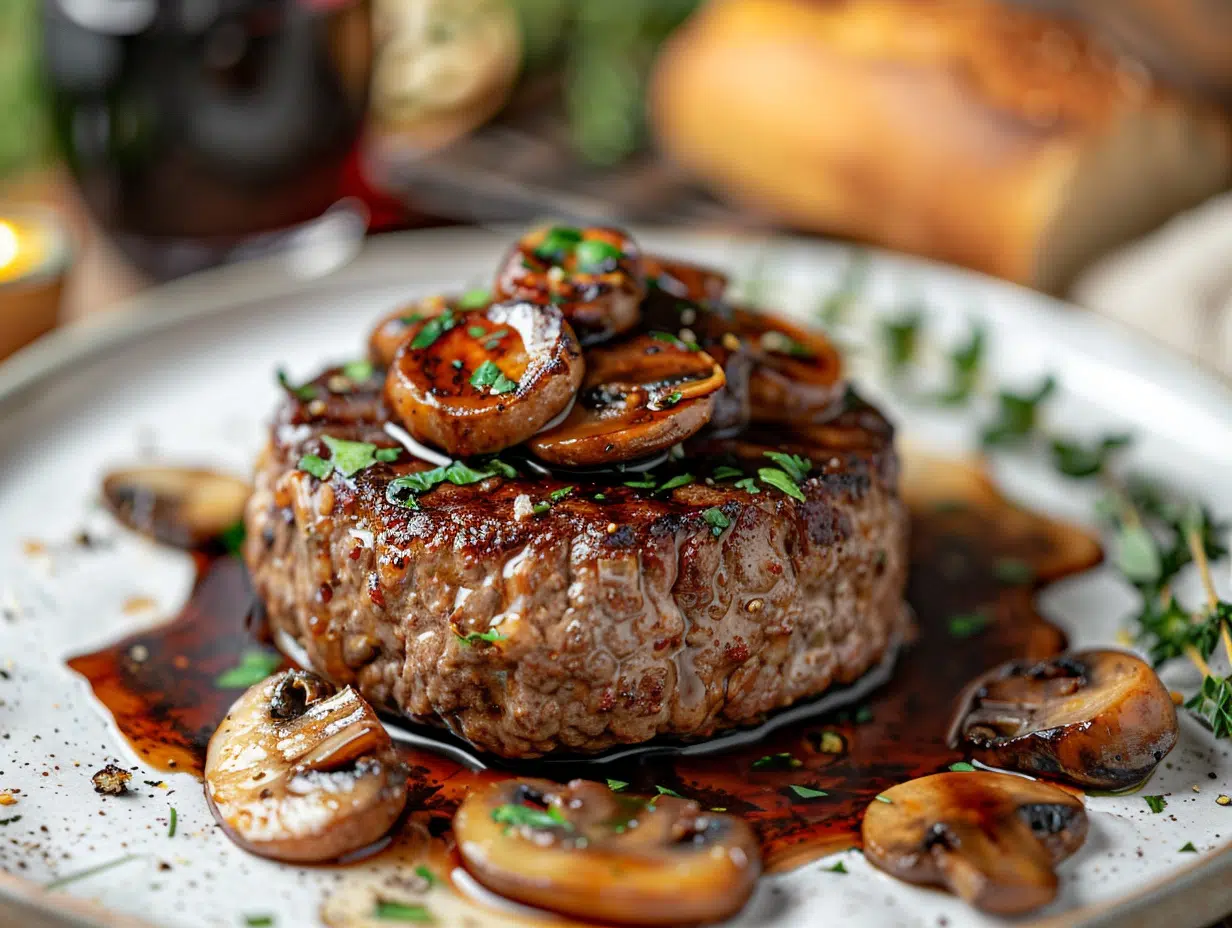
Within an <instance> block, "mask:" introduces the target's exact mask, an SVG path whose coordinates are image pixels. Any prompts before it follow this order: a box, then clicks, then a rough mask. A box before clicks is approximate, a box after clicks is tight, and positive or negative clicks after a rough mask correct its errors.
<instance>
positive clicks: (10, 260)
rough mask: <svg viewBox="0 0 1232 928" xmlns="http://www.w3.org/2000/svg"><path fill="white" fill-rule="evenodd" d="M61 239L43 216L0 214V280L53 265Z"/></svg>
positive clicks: (43, 271)
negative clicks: (6, 215)
mask: <svg viewBox="0 0 1232 928" xmlns="http://www.w3.org/2000/svg"><path fill="white" fill-rule="evenodd" d="M61 243H62V236H60V235H58V230H57V229H56V228H55V227H54V226H53V225H52V224H51V223H50V222H49V221H48V220H47V218H46V217H44V216H37V215H35V214H30V215H23V216H21V217H16V216H14V217H10V218H5V217H2V216H0V284H7V283H12V282H14V281H18V280H22V279H23V278H29V277H31V276H35V275H38V276H41V275H43V274H46V273H48V272H49V271H51V270H53V269H55V268H56V265H57V264H59V263H61V262H57V261H56V260H55V259H56V258H57V257H58V256H57V254H56V253H57V252H58V251H61V250H62V248H60V247H58V246H60V245H61Z"/></svg>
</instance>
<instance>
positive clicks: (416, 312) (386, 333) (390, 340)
mask: <svg viewBox="0 0 1232 928" xmlns="http://www.w3.org/2000/svg"><path fill="white" fill-rule="evenodd" d="M471 308H472V309H474V308H477V307H471ZM446 309H450V310H453V311H454V312H461V311H463V309H464V307H462V306H460V305H459V300H458V297H451V296H443V295H439V294H437V295H434V296H429V297H425V298H423V299H422V300H419V301H417V302H415V303H412V304H410V305H409V306H400V307H398V308H397V309H395V310H393V311H392V312H390V313H388V314H386V315H384V316H382V317H381V318H380V319H378V320H377V323H376V325H375V326H373V327H372V332H371V334H370V335H369V336H368V357H369V358H371V359H372V361H373V363H374V364H376V365H377V366H379V367H389V365H391V364H392V363H393V361H394V355H396V354H397V353H398V349H399V348H401V347H402V343H403V342H405V341H406V340H407V339H408V338H410V337H411V331H412V329H414V328H415V326H416V325H418V324H419V323H420V322H423V321H424V320H425V319H431V318H432V317H433V316H439V315H440V314H441V313H443V312H444V311H445V310H446Z"/></svg>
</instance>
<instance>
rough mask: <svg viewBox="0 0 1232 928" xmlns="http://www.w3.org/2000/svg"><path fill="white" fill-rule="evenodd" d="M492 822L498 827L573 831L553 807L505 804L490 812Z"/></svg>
mask: <svg viewBox="0 0 1232 928" xmlns="http://www.w3.org/2000/svg"><path fill="white" fill-rule="evenodd" d="M492 821H494V822H496V823H497V824H499V825H510V826H524V827H526V828H564V829H565V830H566V831H572V830H573V826H572V825H570V824H569V823H568V822H567V821H565V817H564V816H563V815H561V814H560V810H559V809H557V808H556V807H555V806H548V808H546V809H534V808H531V807H530V806H524V805H520V804H518V803H505V805H503V806H497V807H496V808H495V809H493V810H492Z"/></svg>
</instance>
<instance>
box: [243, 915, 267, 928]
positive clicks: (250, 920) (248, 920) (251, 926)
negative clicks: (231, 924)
mask: <svg viewBox="0 0 1232 928" xmlns="http://www.w3.org/2000/svg"><path fill="white" fill-rule="evenodd" d="M244 924H245V925H247V926H248V928H272V926H273V925H274V916H272V915H245V916H244Z"/></svg>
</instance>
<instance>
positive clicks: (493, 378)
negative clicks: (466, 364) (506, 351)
mask: <svg viewBox="0 0 1232 928" xmlns="http://www.w3.org/2000/svg"><path fill="white" fill-rule="evenodd" d="M471 386H472V387H475V388H477V389H483V388H484V387H488V388H489V389H490V390H491V391H492V394H493V395H495V396H499V395H500V394H502V393H510V392H512V391H514V390H516V389H517V388H518V382H517V381H516V380H510V379H509V378H508V377H506V376H505V375H504V373H502V372H501V369H500V368H499V367H497V366H496V365H495V364H493V363H492V362H491V361H484V362H483V363H482V364H480V365H479V367H477V368H475V373H473V374H471Z"/></svg>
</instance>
